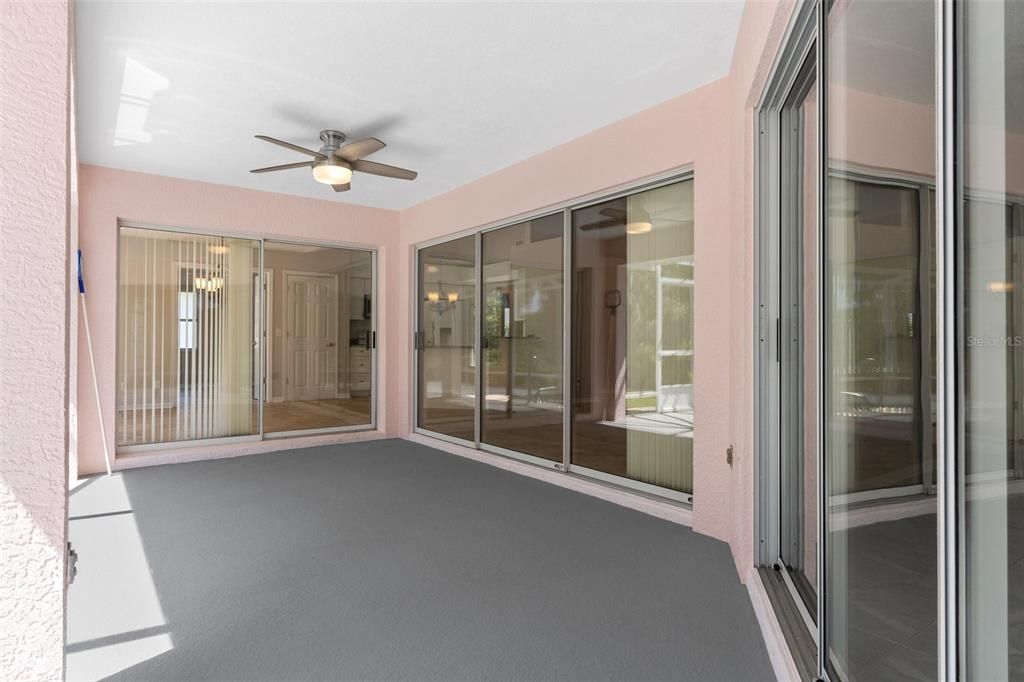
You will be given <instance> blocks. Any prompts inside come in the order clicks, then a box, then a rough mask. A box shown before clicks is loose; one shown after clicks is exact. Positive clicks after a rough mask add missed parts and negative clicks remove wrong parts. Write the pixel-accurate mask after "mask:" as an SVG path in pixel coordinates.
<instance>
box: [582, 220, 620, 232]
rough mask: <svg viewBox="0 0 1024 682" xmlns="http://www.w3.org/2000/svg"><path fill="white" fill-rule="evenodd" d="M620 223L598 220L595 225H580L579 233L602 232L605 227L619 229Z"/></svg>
mask: <svg viewBox="0 0 1024 682" xmlns="http://www.w3.org/2000/svg"><path fill="white" fill-rule="evenodd" d="M621 226H622V222H621V221H618V220H598V221H597V222H596V223H584V224H583V225H580V231H582V232H587V231H589V230H603V229H604V228H606V227H621Z"/></svg>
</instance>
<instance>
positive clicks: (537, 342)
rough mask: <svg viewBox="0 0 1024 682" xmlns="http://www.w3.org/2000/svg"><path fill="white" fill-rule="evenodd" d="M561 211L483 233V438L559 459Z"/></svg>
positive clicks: (530, 452)
mask: <svg viewBox="0 0 1024 682" xmlns="http://www.w3.org/2000/svg"><path fill="white" fill-rule="evenodd" d="M563 220H564V219H563V217H562V214H561V213H558V214H555V215H551V216H546V217H544V218H538V219H536V220H532V221H529V222H525V223H520V224H518V225H512V226H510V227H506V228H503V229H500V230H494V231H492V232H485V233H484V234H482V235H481V239H482V249H483V277H484V279H483V282H484V316H483V339H484V349H483V352H482V355H483V367H484V375H483V384H484V388H483V394H484V403H483V412H482V421H481V431H480V439H481V440H482V441H483V442H485V443H490V444H491V445H497V446H499V447H503V448H507V449H509V450H517V451H519V452H525V453H527V454H530V455H536V456H537V457H543V458H544V459H550V460H553V461H556V462H561V461H562V223H563Z"/></svg>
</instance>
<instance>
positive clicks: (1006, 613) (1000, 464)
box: [958, 0, 1024, 680]
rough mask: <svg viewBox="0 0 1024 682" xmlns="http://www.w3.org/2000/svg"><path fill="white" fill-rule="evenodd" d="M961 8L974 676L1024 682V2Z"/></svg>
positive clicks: (968, 583) (969, 650)
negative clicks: (1021, 680)
mask: <svg viewBox="0 0 1024 682" xmlns="http://www.w3.org/2000/svg"><path fill="white" fill-rule="evenodd" d="M961 7H962V11H963V19H962V20H963V36H964V39H963V43H962V44H963V55H962V59H963V69H964V73H963V80H962V87H963V91H962V97H963V106H964V121H963V123H962V125H963V126H964V128H963V143H964V160H965V163H964V164H963V181H964V187H962V188H961V190H962V197H963V202H964V203H963V206H962V209H963V218H964V220H963V234H962V239H963V244H962V248H961V249H958V252H960V253H962V254H963V269H964V277H963V290H962V292H961V294H960V296H961V301H962V304H963V311H962V314H963V318H962V319H963V326H964V335H965V344H964V348H963V367H964V369H963V372H964V375H963V377H962V390H963V396H964V401H965V405H964V410H963V413H964V434H963V442H964V447H965V462H964V468H965V469H966V478H965V481H963V483H964V487H965V489H966V495H965V500H966V502H965V506H966V510H965V511H966V514H965V532H964V536H965V540H966V551H965V586H964V592H965V596H966V626H967V627H966V656H965V659H966V667H967V671H968V678H970V679H976V680H1006V679H1021V678H1024V480H1022V479H1024V3H1021V2H1012V1H1006V0H985V1H984V2H980V1H978V0H969V1H968V2H965V3H963V4H962V5H961Z"/></svg>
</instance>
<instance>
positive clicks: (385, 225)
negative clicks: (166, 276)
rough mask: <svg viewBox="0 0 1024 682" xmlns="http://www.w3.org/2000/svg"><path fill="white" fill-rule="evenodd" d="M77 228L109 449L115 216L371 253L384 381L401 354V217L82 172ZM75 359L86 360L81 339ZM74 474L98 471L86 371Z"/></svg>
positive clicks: (388, 395)
mask: <svg viewBox="0 0 1024 682" xmlns="http://www.w3.org/2000/svg"><path fill="white" fill-rule="evenodd" d="M79 188H80V197H81V198H80V203H81V206H80V211H79V230H80V243H81V248H82V253H83V256H84V259H85V273H86V290H87V294H86V296H87V300H88V303H89V322H90V324H91V328H92V334H93V348H94V350H95V352H96V373H97V376H98V377H99V385H100V395H101V399H102V400H103V415H104V424H105V426H106V429H107V438H108V442H109V443H110V444H111V447H113V444H114V442H115V440H114V416H115V415H114V387H115V372H116V363H115V346H116V340H115V328H116V319H117V318H116V309H115V307H114V305H113V303H114V301H115V300H116V296H117V272H116V270H117V268H116V263H117V235H118V230H117V224H118V219H122V220H126V221H130V222H135V223H140V224H145V225H167V226H174V227H185V228H200V229H206V230H215V231H217V232H220V233H223V234H226V235H231V234H245V235H252V236H259V237H267V238H273V237H276V238H280V239H304V240H311V241H317V242H322V243H324V244H340V245H349V246H365V247H375V248H377V249H378V265H379V268H380V272H379V274H380V276H379V282H380V285H379V286H380V287H381V290H380V296H378V299H379V300H378V316H379V319H378V323H377V328H378V336H379V337H380V338H381V340H382V342H383V347H382V348H379V349H378V354H377V355H378V363H379V368H378V371H379V373H380V375H381V376H382V377H386V376H388V375H389V374H390V368H389V363H390V362H391V359H392V358H394V357H396V356H397V355H398V354H399V352H400V351H399V349H398V348H397V346H395V345H394V342H395V339H393V338H392V337H393V335H392V334H390V333H389V332H390V328H389V320H390V319H391V317H392V313H391V309H390V308H391V301H394V300H396V297H399V296H401V295H402V292H399V291H398V290H397V289H396V288H395V283H394V282H395V278H394V277H393V273H391V272H390V269H389V267H390V263H391V261H392V254H393V253H394V251H395V249H396V248H397V244H398V229H399V216H398V213H397V212H395V211H386V210H382V209H376V208H367V207H364V206H355V205H352V204H343V203H338V202H334V201H318V200H315V199H305V198H300V197H294V196H288V195H284V194H275V193H272V192H260V191H255V190H249V189H240V188H237V187H227V186H223V185H212V184H209V183H204V182H194V181H191V180H181V179H177V178H169V177H163V176H158V175H149V174H146V173H134V172H129V171H121V170H114V169H110V168H102V167H98V166H88V165H83V166H81V168H80V172H79ZM79 352H80V353H81V356H82V357H83V358H84V357H86V355H85V353H86V348H85V339H84V336H83V335H79ZM78 379H79V382H78V406H79V413H80V415H81V418H80V420H79V433H78V448H79V467H80V471H81V473H82V474H89V473H96V472H99V471H102V470H103V447H102V444H101V439H100V434H99V428H98V421H97V419H96V414H97V412H96V403H95V399H94V398H93V393H92V376H91V375H90V374H89V369H88V364H87V363H84V362H83V363H81V364H80V367H79V372H78ZM394 397H395V394H394V393H393V392H392V391H391V390H389V387H388V384H387V382H386V381H382V382H381V384H380V393H379V396H378V400H379V403H378V404H379V405H381V410H380V415H379V418H378V426H379V428H380V429H381V430H382V431H385V432H393V431H394V429H395V426H394V425H393V424H392V423H391V422H390V415H391V414H392V410H390V409H387V407H386V406H387V404H388V403H387V401H388V400H389V399H394Z"/></svg>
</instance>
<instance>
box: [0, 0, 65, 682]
mask: <svg viewBox="0 0 1024 682" xmlns="http://www.w3.org/2000/svg"><path fill="white" fill-rule="evenodd" d="M69 26H70V12H69V5H68V3H67V2H61V1H50V2H3V3H0V93H2V96H0V188H2V190H0V192H2V199H0V310H2V315H0V317H2V322H0V679H4V680H59V679H61V678H62V677H63V672H64V572H65V551H66V549H65V548H66V542H67V448H68V426H67V425H68V388H67V386H68V383H67V382H68V363H69V343H68V338H69V337H68V333H67V332H68V315H69V310H68V286H67V285H68V280H67V272H68V265H69V262H68V253H69V222H68V205H69V202H71V201H72V198H71V197H70V195H69V191H70V190H69V184H70V178H69V175H70V166H71V164H69V156H70V155H71V154H72V151H71V149H70V140H69V131H70V117H71V107H70V106H69V104H70V102H71V99H70V96H69V81H70V79H69V68H70V60H69V55H70V49H69V40H70V30H69Z"/></svg>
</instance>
